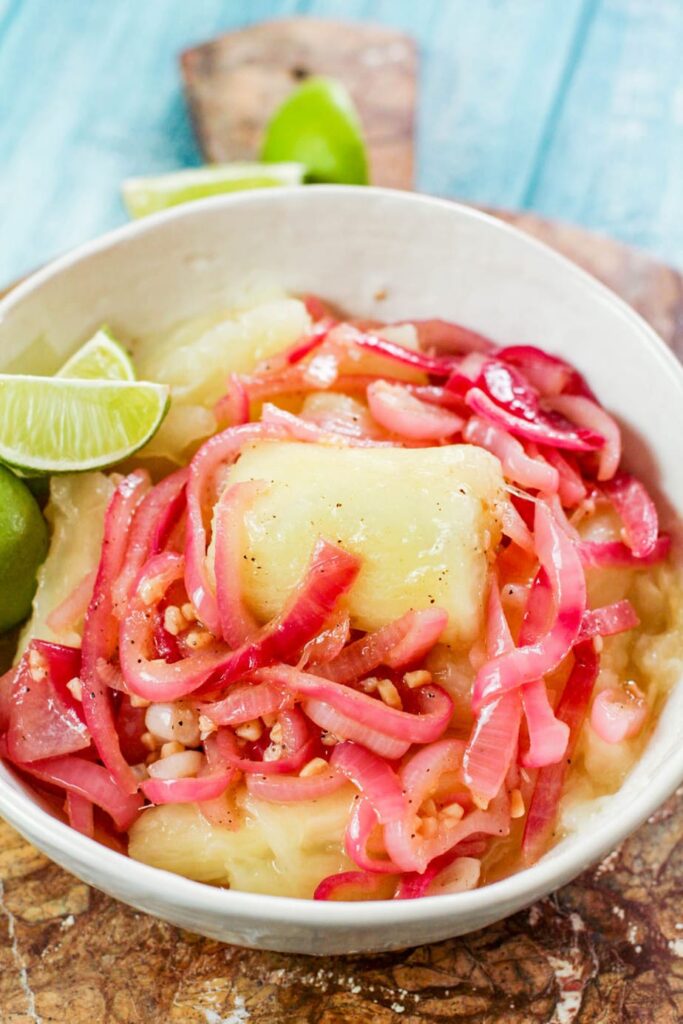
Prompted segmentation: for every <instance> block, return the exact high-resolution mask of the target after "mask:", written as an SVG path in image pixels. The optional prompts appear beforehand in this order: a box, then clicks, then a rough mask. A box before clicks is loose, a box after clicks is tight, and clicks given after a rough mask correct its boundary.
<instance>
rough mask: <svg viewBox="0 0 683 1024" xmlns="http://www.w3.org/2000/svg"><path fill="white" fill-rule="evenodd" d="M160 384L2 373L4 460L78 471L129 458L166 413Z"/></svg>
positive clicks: (32, 468)
mask: <svg viewBox="0 0 683 1024" xmlns="http://www.w3.org/2000/svg"><path fill="white" fill-rule="evenodd" d="M168 404H169V397H168V388H167V387H165V386H164V385H163V384H151V383H149V382H148V381H119V380H117V381H106V380H72V379H66V378H63V377H28V376H26V377H24V376H20V375H18V374H12V375H9V374H0V462H5V463H8V464H9V465H11V466H16V467H17V468H18V469H21V470H26V471H28V472H40V473H74V472H79V471H80V470H85V469H98V468H100V467H102V466H109V465H111V464H112V463H114V462H119V461H120V460H121V459H124V458H126V457H127V456H129V455H132V453H133V452H135V451H137V450H138V448H141V447H142V446H143V445H144V444H146V443H147V441H149V439H150V438H151V437H152V435H153V434H155V433H156V431H157V430H158V428H159V424H160V423H161V421H162V420H163V418H164V416H165V415H166V411H167V409H168Z"/></svg>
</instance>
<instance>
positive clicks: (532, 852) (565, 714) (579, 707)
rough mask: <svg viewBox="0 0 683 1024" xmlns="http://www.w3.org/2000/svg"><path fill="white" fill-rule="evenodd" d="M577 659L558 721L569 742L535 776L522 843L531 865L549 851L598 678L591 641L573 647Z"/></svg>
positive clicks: (558, 713) (596, 660)
mask: <svg viewBox="0 0 683 1024" xmlns="http://www.w3.org/2000/svg"><path fill="white" fill-rule="evenodd" d="M574 658H575V662H574V667H573V669H572V671H571V674H570V676H569V679H568V680H567V684H566V686H565V688H564V692H563V693H562V696H561V698H560V701H559V703H558V705H557V711H556V714H557V718H558V720H559V721H561V722H564V723H566V725H567V726H568V727H569V743H568V744H567V749H566V751H565V756H564V758H563V759H562V760H561V761H560V762H558V763H557V764H552V765H549V766H548V767H547V768H541V770H540V771H539V773H538V775H537V776H536V784H535V787H534V791H533V796H532V798H531V802H530V804H529V810H528V812H527V818H526V824H525V828H524V837H523V840H522V852H523V853H524V856H525V859H526V860H527V862H528V863H533V861H535V860H537V859H538V858H539V857H540V855H541V854H542V853H543V852H544V851H545V850H546V849H547V846H548V842H549V839H550V836H551V833H552V830H553V827H554V824H555V821H556V819H557V811H558V807H559V802H560V797H561V795H562V788H563V786H564V780H565V776H566V773H567V769H568V765H569V763H570V762H571V760H572V758H573V757H574V751H575V750H576V745H577V743H578V739H579V735H580V733H581V726H582V725H583V720H584V717H585V715H586V710H587V708H588V703H589V701H590V697H591V694H592V692H593V686H594V684H595V680H596V678H597V675H598V668H599V662H598V657H597V655H596V653H595V651H594V649H593V644H592V643H591V642H590V641H589V642H588V643H582V644H577V646H576V647H575V648H574Z"/></svg>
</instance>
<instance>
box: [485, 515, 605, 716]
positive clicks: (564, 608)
mask: <svg viewBox="0 0 683 1024" xmlns="http://www.w3.org/2000/svg"><path fill="white" fill-rule="evenodd" d="M534 524H535V531H534V532H535V537H536V551H537V554H538V557H539V561H540V563H541V566H542V567H543V568H544V569H545V571H546V573H547V574H548V578H549V579H550V583H551V589H552V594H553V596H554V603H555V608H556V614H555V620H554V622H553V625H552V627H551V628H550V630H549V631H548V632H547V633H546V634H545V635H544V636H542V637H541V638H540V639H539V640H537V641H535V642H533V643H531V644H529V645H528V646H522V647H518V648H516V649H515V650H513V651H509V652H507V653H505V654H501V655H499V656H498V657H496V658H493V659H491V660H490V661H488V662H487V663H486V664H485V665H484V666H483V668H481V669H480V670H479V672H478V673H477V678H476V681H475V686H474V692H473V696H472V706H473V708H474V710H475V711H478V710H480V709H481V708H482V707H483V705H484V704H485V703H487V702H488V701H489V700H491V699H493V698H494V697H496V696H500V695H501V694H503V693H505V692H507V691H508V690H513V689H515V688H516V687H518V686H521V685H523V684H524V683H530V682H532V681H533V680H534V679H540V678H541V677H542V676H544V675H545V674H546V673H548V672H551V671H552V670H553V669H555V668H557V666H558V665H559V663H560V662H561V661H562V659H563V658H564V657H565V656H566V655H567V654H568V653H569V651H570V650H571V647H572V645H573V644H574V643H575V641H576V638H577V636H578V632H579V628H580V626H581V619H582V616H583V613H584V611H585V607H586V581H585V578H584V573H583V567H582V565H581V561H580V559H579V557H578V554H577V551H576V549H575V546H574V544H573V543H572V541H571V540H570V539H569V537H567V535H566V533H565V532H564V531H563V530H562V529H561V528H560V526H559V525H558V523H557V521H556V519H555V517H554V516H553V514H552V512H551V511H550V509H549V508H548V506H547V505H546V504H545V503H544V502H542V501H537V502H536V509H535V517H534Z"/></svg>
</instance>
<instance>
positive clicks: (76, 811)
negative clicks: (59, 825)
mask: <svg viewBox="0 0 683 1024" xmlns="http://www.w3.org/2000/svg"><path fill="white" fill-rule="evenodd" d="M93 812H94V807H93V805H92V802H91V801H90V800H88V799H87V797H84V796H81V795H80V794H79V793H74V792H67V794H66V813H67V816H68V818H69V824H70V825H71V827H72V828H75V829H76V831H77V832H80V833H81V835H84V836H87V837H88V839H93V838H94V835H95V816H94V813H93Z"/></svg>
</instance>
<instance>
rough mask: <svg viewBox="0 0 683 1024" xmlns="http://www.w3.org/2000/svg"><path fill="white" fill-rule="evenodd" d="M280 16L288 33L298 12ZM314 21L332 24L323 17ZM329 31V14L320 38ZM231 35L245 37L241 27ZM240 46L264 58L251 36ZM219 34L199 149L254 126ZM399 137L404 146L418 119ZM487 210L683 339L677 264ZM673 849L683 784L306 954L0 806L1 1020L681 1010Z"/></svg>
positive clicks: (207, 59)
mask: <svg viewBox="0 0 683 1024" xmlns="http://www.w3.org/2000/svg"><path fill="white" fill-rule="evenodd" d="M285 24H286V25H287V26H288V28H287V36H286V38H288V39H292V34H293V33H294V38H295V41H296V46H299V45H300V44H299V41H298V40H299V38H300V37H299V35H297V33H296V31H295V28H292V25H293V23H292V22H287V23H285ZM274 31H275V30H274V29H272V28H270V27H269V26H260V27H259V30H258V31H256V32H255V31H254V30H249V32H251V33H252V35H251V36H250V37H248V39H247V41H249V38H250V39H251V43H250V45H251V46H254V45H256V44H255V43H254V39H256V40H257V41H258V40H259V39H260V40H261V43H262V44H263V45H264V46H266V51H265V52H266V53H267V54H268V58H267V59H268V60H269V61H270V60H271V56H272V53H273V47H275V52H276V53H277V54H279V60H280V63H279V64H278V71H277V74H278V75H279V74H280V70H281V67H288V66H289V64H288V61H289V59H290V58H289V57H288V55H287V54H288V51H287V50H286V48H284V49H282V47H283V46H284V44H282V45H281V46H279V47H278V45H276V44H275V43H273V32H274ZM318 31H319V32H322V33H323V35H325V34H326V30H325V24H324V23H323V26H322V27H321V28H320V29H319V30H318ZM340 31H341V28H340V27H339V26H335V28H334V31H333V32H332V34H331V35H329V34H328V38H331V39H332V40H333V41H334V39H335V38H338V37H339V35H340ZM354 31H355V32H358V31H359V30H358V29H356V28H354ZM305 34H306V35H307V38H308V39H309V44H308V45H309V50H308V51H307V52H310V53H312V54H313V56H315V55H316V54H317V53H320V51H319V50H317V49H315V47H313V49H312V50H311V49H310V47H311V46H312V44H311V43H310V29H309V28H307V29H306V30H305ZM240 35H241V34H238V36H240ZM277 38H280V39H282V38H283V37H282V36H277ZM264 40H265V42H264ZM266 44H267V45H266ZM235 45H236V46H237V52H240V53H244V52H245V45H246V44H245V41H244V39H243V38H238V39H237V41H236V43H235ZM259 45H261V44H259ZM330 46H332V49H333V50H334V46H333V43H331V44H330ZM352 49H353V48H352ZM247 51H248V52H250V53H251V54H252V55H251V57H250V60H251V61H252V63H254V62H257V63H258V60H259V58H258V55H257V53H258V52H259V51H257V53H254V51H253V50H248V48H247ZM207 52H208V55H207ZM226 52H227V53H228V56H229V54H230V52H232V48H231V42H230V40H229V38H228V37H226V38H225V39H224V40H222V41H217V42H216V43H215V44H210V45H209V48H208V51H207V50H206V48H200V51H199V52H198V53H196V54H189V55H188V54H186V55H185V56H184V58H183V66H184V69H185V72H186V74H187V73H188V68H193V69H197V68H201V69H202V71H201V78H202V81H201V90H202V95H203V98H202V100H201V103H200V101H199V99H198V94H197V93H196V92H193V93H192V97H193V107H194V109H195V114H196V117H197V124H198V125H199V126H200V132H201V138H203V139H205V142H206V150H207V152H212V153H213V154H214V155H218V156H220V155H230V156H241V157H249V156H252V155H253V153H254V148H255V147H256V145H257V143H256V139H257V136H258V128H254V126H253V125H252V128H251V133H252V134H251V138H252V143H251V145H252V146H253V147H254V148H251V149H250V148H249V146H248V145H247V144H246V143H244V142H239V144H238V142H237V141H234V142H233V139H232V136H231V135H230V133H228V135H229V137H225V138H224V137H223V136H222V134H221V133H222V132H223V131H225V125H226V124H228V125H230V124H231V123H234V124H240V123H242V119H241V118H240V116H239V115H238V114H237V113H235V111H234V110H233V112H232V114H231V115H230V117H231V118H232V120H230V119H228V121H227V122H226V121H225V120H224V119H223V114H222V113H221V109H222V108H223V104H224V101H225V93H224V92H221V93H220V95H219V96H216V99H215V103H216V110H217V114H216V117H217V118H219V125H218V127H217V128H215V129H214V128H213V120H212V114H211V112H210V108H209V106H207V104H209V103H210V98H211V95H212V88H213V87H212V85H211V83H212V81H213V78H212V71H211V69H212V68H218V69H219V80H220V81H222V82H225V78H224V77H223V76H224V75H225V74H226V73H228V80H229V79H230V73H229V68H230V66H231V65H230V60H229V59H228V58H226V57H225V54H226ZM297 53H298V51H297ZM296 59H297V60H301V59H303V58H302V57H300V56H298V55H297V58H296ZM407 59H409V60H410V59H412V58H407ZM226 60H227V65H226ZM226 66H227V67H228V72H226V70H225V68H226ZM267 66H269V65H267ZM267 66H266V67H267ZM306 66H307V67H308V65H306ZM311 66H313V65H311ZM261 67H262V73H263V75H266V72H265V70H263V68H264V66H263V65H262V66H261ZM326 67H327V65H326ZM315 70H325V68H318V67H317V66H315ZM335 73H337V71H336V70H335ZM192 74H194V72H192ZM392 74H396V75H398V74H399V72H398V71H396V70H394V71H392ZM257 77H258V76H257ZM266 77H267V76H266ZM233 80H234V79H233ZM287 81H289V79H288V80H287ZM245 88H246V87H245ZM264 88H265V87H264ZM192 89H193V90H194V89H195V86H194V85H193V86H192ZM266 92H268V89H267V88H266ZM408 93H409V94H410V95H412V93H410V90H408ZM248 94H249V89H248V88H247V91H246V93H245V92H244V89H243V91H242V95H247V99H248V98H249V95H248ZM361 99H362V97H361ZM200 106H201V108H202V110H203V113H199V110H200ZM359 106H360V110H361V114H362V115H363V116H365V110H364V104H363V102H361V103H360V104H359ZM378 136H381V132H378ZM401 138H402V140H403V141H402V143H401V145H402V146H404V147H406V146H407V147H408V149H409V150H410V152H411V153H412V143H411V136H410V135H409V134H406V133H405V131H402V133H401ZM209 140H212V141H209ZM214 146H216V147H221V148H218V149H214V148H213V147H214ZM242 146H243V147H244V148H240V147H242ZM376 166H378V167H381V161H380V163H378V164H376ZM401 166H402V168H403V171H402V172H401V180H400V181H398V182H397V183H398V184H401V185H404V186H406V187H407V186H408V185H409V184H410V181H409V176H408V174H407V172H406V168H409V167H411V166H412V156H410V158H408V157H406V158H405V159H404V160H403V161H402V164H401ZM375 180H377V179H375ZM380 180H382V179H381V178H380ZM498 215H499V216H501V217H503V218H504V219H505V220H507V221H509V222H510V223H513V224H516V225H517V226H518V227H520V228H521V229H522V230H524V231H528V232H529V233H530V234H532V235H534V236H535V237H537V238H540V239H541V240H543V241H545V242H547V243H548V244H549V245H551V246H554V247H555V248H557V249H559V250H560V251H561V252H563V253H565V255H567V256H569V257H570V258H572V259H574V260H576V262H578V263H580V264H581V265H582V266H584V267H585V268H586V269H587V270H589V271H590V272H591V273H593V274H595V275H596V276H597V277H599V278H600V279H601V280H603V281H604V282H605V283H606V284H608V285H609V286H610V287H612V288H613V289H614V290H615V291H616V292H618V293H619V294H621V295H622V296H623V297H624V298H625V299H626V300H627V301H628V302H630V303H631V304H632V305H633V306H635V307H636V308H637V309H638V310H639V311H640V312H641V313H642V314H643V316H644V317H645V318H646V319H647V320H649V321H650V323H651V324H652V325H653V326H654V327H655V329H656V330H657V331H658V332H659V333H660V334H661V335H662V337H663V338H664V339H665V340H666V341H667V342H668V343H669V344H670V345H671V346H672V347H673V348H674V349H675V350H676V351H677V353H678V354H679V355H680V356H683V277H681V276H680V275H679V274H678V273H676V271H674V270H672V269H671V268H669V267H666V266H663V265H662V264H660V263H657V262H656V261H654V260H652V259H650V258H649V257H648V256H646V255H645V254H643V253H640V252H635V251H634V250H632V249H629V248H628V247H626V246H623V245H620V244H618V243H616V242H613V241H611V240H610V239H607V238H602V237H598V236H596V235H592V234H590V233H589V232H586V231H583V230H581V229H579V228H574V227H569V226H567V225H562V224H556V223H549V222H547V221H544V220H541V219H539V218H537V217H533V216H530V215H527V214H514V213H498ZM682 857H683V799H682V798H681V795H680V794H679V796H678V797H675V798H673V799H672V800H671V801H669V803H668V804H666V805H665V806H664V807H663V808H661V809H660V810H659V811H658V812H657V813H656V814H655V815H654V816H653V817H652V818H651V819H650V821H649V822H648V823H647V824H646V825H645V826H643V828H641V829H640V830H639V832H637V833H636V835H634V836H633V837H632V838H631V839H629V840H628V841H627V842H626V843H624V844H623V845H622V847H621V848H620V850H619V851H617V852H616V853H614V854H612V855H611V856H609V857H608V858H607V859H606V860H605V861H603V862H602V864H600V865H598V867H596V868H594V869H592V870H590V871H588V872H586V873H585V874H583V875H582V876H581V877H580V878H579V879H577V881H576V882H574V883H573V884H572V885H569V886H567V887H565V888H564V889H562V890H560V891H559V892H557V893H555V894H554V895H553V896H551V897H549V898H548V899H545V900H542V901H541V902H540V903H538V904H536V905H535V906H534V907H532V908H530V909H529V910H527V911H524V912H522V913H519V914H517V915H515V916H514V917H511V918H509V919H508V920H506V921H503V922H501V923H499V924H497V925H493V926H491V927H490V928H487V929H484V930H483V931H480V932H476V933H474V934H472V935H468V936H465V937H464V938H461V939H453V940H450V941H447V942H441V943H437V944H435V945H432V946H422V947H419V948H417V949H410V950H406V951H403V952H398V953H386V954H382V955H380V956H364V957H333V958H324V957H323V958H320V959H311V958H307V957H301V956H285V955H282V954H278V953H261V952H255V951H252V950H245V949H240V948H237V947H231V946H223V945H220V944H219V943H217V942H214V941H211V940H209V939H203V938H200V937H198V936H196V935H191V934H188V933H186V932H182V931H180V930H179V929H177V928H173V927H171V926H170V925H167V924H164V923H163V922H160V921H157V920H155V919H154V918H151V917H147V916H146V915H144V914H140V913H138V912H136V911H134V910H131V909H130V908H128V907H126V906H124V905H123V904H120V903H116V902H115V901H114V900H111V899H109V898H108V897H106V896H104V895H102V893H99V892H97V891H96V890H94V889H91V888H89V887H88V886H86V885H84V884H83V883H81V882H79V881H78V880H77V879H75V878H73V877H72V876H71V875H69V874H67V873H66V872H64V871H62V870H61V869H60V868H58V867H57V866H56V865H54V864H51V863H50V862H49V861H48V860H47V859H46V858H45V857H43V856H42V854H40V853H38V852H37V851H36V850H35V849H33V848H32V847H31V846H29V844H28V843H26V842H24V841H23V840H22V839H21V838H20V837H19V836H18V835H17V834H16V833H15V832H14V831H13V830H12V829H10V828H9V826H7V825H4V824H2V823H0V1024H36V1022H37V1021H42V1022H44V1024H48V1022H59V1024H62V1022H67V1021H68V1022H69V1024H112V1022H117V1024H143V1022H144V1024H170V1022H178V1024H367V1022H372V1024H393V1022H402V1024H436V1022H437V1021H444V1022H445V1021H457V1022H458V1024H535V1022H538V1024H542V1022H543V1024H622V1022H628V1024H676V1022H678V1021H680V1020H682V1019H683V992H682V987H681V976H682V974H683V966H682V963H681V957H683V897H682V895H681V886H680V881H679V879H680V877H681V870H682V868H683V863H682V860H681V858H682Z"/></svg>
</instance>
